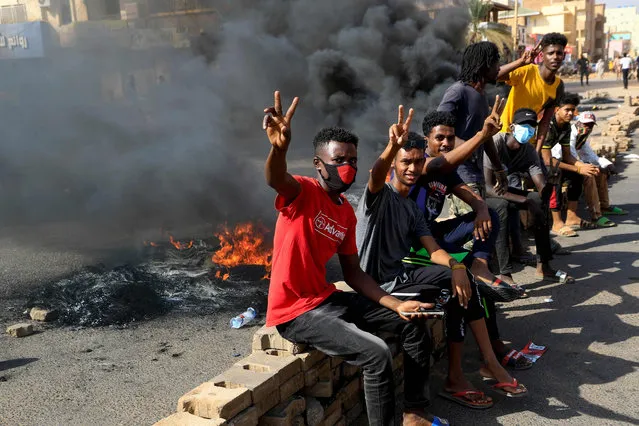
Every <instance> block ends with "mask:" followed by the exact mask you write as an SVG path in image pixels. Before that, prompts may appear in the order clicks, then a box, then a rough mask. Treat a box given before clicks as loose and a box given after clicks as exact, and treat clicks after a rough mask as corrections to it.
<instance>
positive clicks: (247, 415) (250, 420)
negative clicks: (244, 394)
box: [227, 407, 260, 426]
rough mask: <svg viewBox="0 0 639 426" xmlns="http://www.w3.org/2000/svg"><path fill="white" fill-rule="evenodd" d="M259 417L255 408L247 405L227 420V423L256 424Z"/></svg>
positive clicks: (237, 424) (231, 424)
mask: <svg viewBox="0 0 639 426" xmlns="http://www.w3.org/2000/svg"><path fill="white" fill-rule="evenodd" d="M259 419H260V416H259V415H258V414H257V408H255V407H249V408H247V409H246V410H244V411H242V412H241V413H239V414H238V415H237V416H235V417H233V418H232V419H231V420H228V422H227V423H228V425H229V426H257V423H258V421H259Z"/></svg>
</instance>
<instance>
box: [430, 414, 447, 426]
mask: <svg viewBox="0 0 639 426" xmlns="http://www.w3.org/2000/svg"><path fill="white" fill-rule="evenodd" d="M430 423H431V424H432V425H433V426H448V425H450V422H449V421H448V420H446V419H442V418H441V417H437V416H433V420H432V421H431V422H430Z"/></svg>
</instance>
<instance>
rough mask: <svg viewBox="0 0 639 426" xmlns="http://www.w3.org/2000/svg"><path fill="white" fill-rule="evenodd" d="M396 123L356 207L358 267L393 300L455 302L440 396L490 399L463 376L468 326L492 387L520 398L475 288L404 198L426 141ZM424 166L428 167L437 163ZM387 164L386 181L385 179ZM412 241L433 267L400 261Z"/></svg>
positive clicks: (489, 127)
mask: <svg viewBox="0 0 639 426" xmlns="http://www.w3.org/2000/svg"><path fill="white" fill-rule="evenodd" d="M411 113H412V110H411ZM409 120H410V118H409ZM402 123H403V111H402V110H401V109H400V113H399V119H398V124H395V125H393V126H391V128H390V131H389V136H390V137H389V142H388V145H387V147H386V149H385V150H384V152H383V153H382V154H381V155H380V157H379V159H378V160H377V161H376V162H375V164H374V165H373V168H372V170H371V174H370V178H369V180H368V184H367V187H366V189H365V191H364V194H363V196H362V198H361V201H360V203H359V204H358V207H357V212H356V215H357V247H358V252H359V255H360V264H361V266H362V269H363V270H364V271H366V272H367V273H369V274H371V276H372V277H373V278H374V279H375V280H376V281H377V282H379V283H380V285H381V286H382V288H384V289H385V290H386V291H389V292H393V293H392V294H396V295H398V296H399V295H400V294H403V295H407V294H414V295H415V296H414V297H416V298H417V299H418V300H421V301H432V300H433V297H434V295H436V294H439V292H440V290H441V289H442V288H444V289H446V290H450V291H452V295H453V298H452V299H451V300H450V301H449V302H448V303H446V304H445V306H444V307H445V309H446V320H445V321H446V337H447V340H448V347H449V371H448V377H447V380H446V383H445V385H444V390H443V391H442V393H440V395H441V396H443V397H445V398H447V399H452V400H453V401H455V402H458V403H460V404H462V405H464V406H468V407H472V408H488V407H490V406H491V405H492V401H491V399H490V398H486V396H485V394H484V393H483V392H480V391H478V390H476V389H474V388H473V386H472V385H471V384H470V382H468V381H467V379H466V378H465V377H464V373H463V369H462V351H463V346H464V336H465V328H466V325H469V326H470V328H471V329H472V332H473V335H474V336H475V340H476V341H477V342H478V345H479V347H480V349H481V351H482V355H483V359H484V361H485V364H486V367H485V370H486V374H487V375H489V376H491V377H495V378H496V379H498V380H499V381H500V382H501V383H502V384H501V385H496V388H497V390H500V389H501V390H502V391H505V392H506V393H509V394H513V395H517V396H522V395H523V394H525V392H526V390H525V387H523V386H521V385H519V384H518V383H517V381H516V380H514V379H513V378H512V376H510V375H509V374H508V373H507V372H506V371H505V370H504V368H503V366H501V365H500V363H499V362H500V361H501V359H499V360H498V358H497V357H496V356H495V354H494V351H493V350H492V346H491V342H490V337H489V334H488V331H487V327H486V323H485V321H484V308H483V306H482V305H481V301H480V299H479V296H478V292H477V288H476V286H475V285H474V284H473V285H471V283H470V281H469V276H468V274H467V271H466V266H465V265H464V264H462V263H460V262H458V261H457V260H455V259H454V258H452V257H451V256H450V255H449V254H448V253H447V252H446V250H444V249H442V247H440V246H439V244H438V242H437V241H436V240H435V238H433V236H432V235H431V234H430V231H429V228H428V226H427V221H426V218H425V217H424V214H423V213H422V211H421V210H420V209H419V208H418V207H417V205H415V203H414V202H413V201H412V200H410V198H409V193H410V192H411V189H413V188H414V185H415V184H416V183H417V181H418V180H419V179H420V176H421V174H422V173H423V171H424V164H425V158H424V139H423V138H422V137H420V136H419V135H416V134H414V133H410V134H409V136H408V141H404V140H403V138H400V137H398V136H397V132H398V131H399V130H401V129H402V128H401V127H400V126H401V124H402ZM500 128H501V125H500V124H499V115H498V114H493V116H492V117H490V118H489V119H487V120H486V124H485V126H484V128H483V129H482V131H483V133H485V134H487V135H488V137H491V136H492V135H493V134H495V133H496V132H497V131H499V129H500ZM403 129H404V130H401V132H403V131H407V126H405V127H403ZM484 139H485V138H484ZM439 160H442V159H439ZM430 166H431V168H434V166H435V163H432V162H431V163H430ZM391 167H392V168H393V171H394V173H393V177H392V180H391V181H390V182H385V178H386V176H387V175H388V173H389V171H390V170H391ZM414 244H418V245H419V246H420V247H423V248H424V249H426V250H427V251H428V253H429V255H430V259H431V260H432V262H433V263H434V265H431V266H427V267H417V268H410V267H409V266H408V265H405V264H403V263H402V259H403V258H404V257H405V256H407V255H409V253H410V249H411V246H413V245H414ZM449 268H450V269H449ZM409 297H412V296H409Z"/></svg>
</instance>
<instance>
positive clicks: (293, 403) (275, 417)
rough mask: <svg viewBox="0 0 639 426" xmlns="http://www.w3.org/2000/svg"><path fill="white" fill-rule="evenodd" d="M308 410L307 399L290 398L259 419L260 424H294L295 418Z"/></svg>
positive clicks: (286, 425) (261, 425) (283, 425)
mask: <svg viewBox="0 0 639 426" xmlns="http://www.w3.org/2000/svg"><path fill="white" fill-rule="evenodd" d="M304 410H306V400H305V399H304V398H303V397H301V396H297V397H293V398H289V399H288V400H287V401H285V402H282V403H281V404H279V405H277V406H276V407H275V408H273V409H271V410H270V411H269V412H267V413H266V414H264V415H263V416H262V417H261V418H260V421H259V424H260V426H292V424H293V419H294V418H295V417H297V416H299V415H301V414H302V413H304Z"/></svg>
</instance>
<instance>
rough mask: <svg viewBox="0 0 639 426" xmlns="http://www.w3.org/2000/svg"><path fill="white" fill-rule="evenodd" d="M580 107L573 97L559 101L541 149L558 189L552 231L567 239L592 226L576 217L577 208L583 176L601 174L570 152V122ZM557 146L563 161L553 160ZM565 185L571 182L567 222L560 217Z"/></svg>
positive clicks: (552, 202) (553, 197) (553, 202)
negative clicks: (576, 229)
mask: <svg viewBox="0 0 639 426" xmlns="http://www.w3.org/2000/svg"><path fill="white" fill-rule="evenodd" d="M577 106H579V96H578V95H576V94H574V93H566V94H565V95H564V96H563V97H562V98H561V99H560V100H559V107H558V108H557V109H556V111H555V113H554V115H553V117H552V119H551V121H550V127H549V128H548V135H547V136H546V140H545V141H544V144H543V145H542V147H541V159H542V160H543V162H544V164H545V166H546V168H547V169H548V181H549V182H550V183H552V184H553V185H555V189H554V190H553V192H552V195H551V197H550V201H549V203H550V209H551V211H552V221H553V224H552V231H553V233H554V234H556V235H559V236H564V237H575V236H577V234H576V233H575V231H574V229H573V227H576V228H579V227H584V228H586V227H587V226H588V225H587V224H588V223H589V222H587V221H583V220H582V219H581V218H580V217H579V216H578V215H577V204H578V202H579V197H580V196H581V191H582V186H583V180H582V178H581V176H582V175H583V176H596V175H597V174H598V173H599V169H598V168H597V167H596V166H594V165H592V164H586V163H583V162H581V161H579V160H577V159H576V158H575V157H574V156H573V155H572V153H571V152H570V133H571V131H572V129H571V126H570V122H571V121H572V119H573V118H574V116H575V111H576V110H577ZM556 144H560V145H561V155H562V158H561V161H559V160H556V159H554V158H553V156H552V148H553V146H555V145H556ZM562 181H568V182H569V183H568V194H567V198H568V203H567V215H566V222H564V220H563V219H562V217H561V200H560V199H559V196H560V194H561V185H562Z"/></svg>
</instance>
